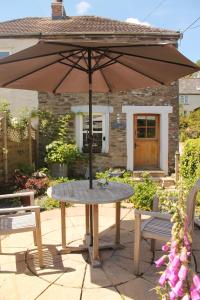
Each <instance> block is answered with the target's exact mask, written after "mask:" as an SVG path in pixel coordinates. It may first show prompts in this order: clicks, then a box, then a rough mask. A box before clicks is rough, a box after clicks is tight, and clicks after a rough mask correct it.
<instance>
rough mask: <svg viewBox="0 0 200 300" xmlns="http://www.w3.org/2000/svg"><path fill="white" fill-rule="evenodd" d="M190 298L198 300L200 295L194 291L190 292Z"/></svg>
mask: <svg viewBox="0 0 200 300" xmlns="http://www.w3.org/2000/svg"><path fill="white" fill-rule="evenodd" d="M190 296H191V299H192V300H200V295H199V293H198V292H197V290H195V289H193V290H191V291H190Z"/></svg>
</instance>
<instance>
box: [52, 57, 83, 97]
mask: <svg viewBox="0 0 200 300" xmlns="http://www.w3.org/2000/svg"><path fill="white" fill-rule="evenodd" d="M80 60H81V57H80V58H79V59H78V61H77V62H76V63H78V62H79V61H80ZM72 70H73V66H72V67H71V69H70V70H68V71H67V73H66V74H65V76H64V77H63V78H62V79H61V80H60V81H59V83H58V84H57V86H56V87H55V88H54V89H53V93H56V90H57V89H58V88H59V87H60V86H61V84H62V83H63V81H64V80H65V79H66V78H67V76H68V75H69V74H70V73H71V72H72Z"/></svg>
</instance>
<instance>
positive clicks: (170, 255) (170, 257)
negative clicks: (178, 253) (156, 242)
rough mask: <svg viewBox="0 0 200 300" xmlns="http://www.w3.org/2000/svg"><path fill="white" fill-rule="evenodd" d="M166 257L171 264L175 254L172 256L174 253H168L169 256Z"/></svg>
mask: <svg viewBox="0 0 200 300" xmlns="http://www.w3.org/2000/svg"><path fill="white" fill-rule="evenodd" d="M168 257H169V261H170V262H172V261H173V259H174V257H175V254H174V253H170V254H169V255H168Z"/></svg>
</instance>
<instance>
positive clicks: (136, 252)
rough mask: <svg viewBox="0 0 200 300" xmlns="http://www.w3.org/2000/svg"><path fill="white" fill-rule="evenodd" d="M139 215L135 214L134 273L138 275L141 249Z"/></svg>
mask: <svg viewBox="0 0 200 300" xmlns="http://www.w3.org/2000/svg"><path fill="white" fill-rule="evenodd" d="M140 226H141V216H140V215H138V214H136V215H135V243H134V256H133V258H134V274H135V275H139V273H140V272H139V268H140V251H141V228H140Z"/></svg>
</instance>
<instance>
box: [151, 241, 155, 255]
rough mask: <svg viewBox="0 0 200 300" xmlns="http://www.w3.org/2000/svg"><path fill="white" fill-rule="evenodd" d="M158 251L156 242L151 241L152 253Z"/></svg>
mask: <svg viewBox="0 0 200 300" xmlns="http://www.w3.org/2000/svg"><path fill="white" fill-rule="evenodd" d="M155 250H156V240H154V239H151V251H152V252H153V254H154V253H155Z"/></svg>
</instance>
